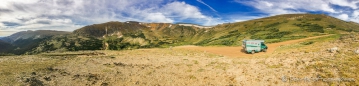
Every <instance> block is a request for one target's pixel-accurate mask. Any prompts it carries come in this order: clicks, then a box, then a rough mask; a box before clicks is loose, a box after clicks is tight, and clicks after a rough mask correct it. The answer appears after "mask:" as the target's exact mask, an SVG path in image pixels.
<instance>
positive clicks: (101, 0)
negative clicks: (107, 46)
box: [0, 0, 219, 32]
mask: <svg viewBox="0 0 359 86" xmlns="http://www.w3.org/2000/svg"><path fill="white" fill-rule="evenodd" d="M0 15H1V16H0V30H1V31H25V30H41V29H51V30H62V31H72V30H75V29H77V28H80V27H82V26H83V25H90V24H95V23H104V22H108V21H122V22H124V21H140V22H166V23H173V22H177V21H182V20H195V21H197V22H196V23H197V24H204V25H210V24H214V22H217V20H218V21H219V19H216V18H213V17H209V16H206V15H204V14H202V13H201V12H200V9H199V8H197V7H195V6H193V5H190V4H187V3H185V2H181V1H176V0H25V1H24V0H2V1H1V3H0ZM10 25H11V26H10ZM1 31H0V32H1Z"/></svg>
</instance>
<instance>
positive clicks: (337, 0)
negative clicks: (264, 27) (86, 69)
mask: <svg viewBox="0 0 359 86" xmlns="http://www.w3.org/2000/svg"><path fill="white" fill-rule="evenodd" d="M235 1H236V2H238V3H241V4H244V5H248V6H252V7H254V8H256V9H258V10H259V11H260V12H264V13H266V14H268V15H278V14H291V13H305V12H308V11H319V12H325V13H327V14H329V15H331V16H334V17H337V18H339V19H342V20H350V21H355V22H358V23H359V20H358V16H359V11H358V10H357V9H358V4H359V1H358V0H251V1H247V0H235ZM333 5H336V6H341V7H346V9H342V8H336V7H334V6H333Z"/></svg>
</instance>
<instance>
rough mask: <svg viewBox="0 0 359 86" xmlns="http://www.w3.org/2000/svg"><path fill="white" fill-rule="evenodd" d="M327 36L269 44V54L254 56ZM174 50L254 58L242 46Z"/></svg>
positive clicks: (180, 47) (190, 47)
mask: <svg viewBox="0 0 359 86" xmlns="http://www.w3.org/2000/svg"><path fill="white" fill-rule="evenodd" d="M325 36H330V35H322V36H315V37H308V38H303V39H297V40H289V41H284V42H278V43H272V44H267V46H268V50H267V52H260V53H255V54H254V55H264V54H272V53H273V52H274V50H275V49H277V48H278V47H279V46H281V45H286V44H293V43H298V42H302V41H305V40H309V39H315V38H320V37H325ZM174 48H175V49H190V50H201V51H205V52H210V53H214V54H219V55H224V56H229V57H241V56H253V55H252V54H247V53H245V52H243V51H242V49H243V48H242V47H241V46H239V47H201V46H194V45H186V46H178V47H174Z"/></svg>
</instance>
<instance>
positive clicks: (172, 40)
mask: <svg viewBox="0 0 359 86" xmlns="http://www.w3.org/2000/svg"><path fill="white" fill-rule="evenodd" d="M358 27H359V24H356V23H353V22H346V21H342V20H339V19H336V18H333V17H330V16H326V15H321V14H285V15H277V16H271V17H266V18H261V19H255V20H249V21H244V22H236V23H225V24H220V25H217V26H215V27H213V28H197V27H194V26H181V25H178V24H169V23H141V22H134V21H131V22H107V23H103V24H95V25H89V26H85V27H83V28H80V29H78V30H75V31H74V32H73V33H72V34H71V35H72V36H67V37H62V39H65V38H69V39H82V38H86V39H91V40H95V41H93V42H96V43H95V44H98V45H93V46H97V47H96V49H110V50H123V49H137V48H151V47H169V46H178V45H200V46H239V45H241V41H242V40H243V39H263V40H265V41H266V42H267V43H274V42H280V41H286V40H293V39H299V38H305V37H310V36H316V35H323V34H341V33H347V32H352V31H359V29H358ZM106 28H107V33H106ZM60 39H61V37H60ZM60 39H58V38H57V40H60ZM101 41H102V43H100V42H101ZM58 42H60V41H56V40H55V41H54V40H52V41H51V42H49V41H48V42H44V43H42V44H41V46H42V48H38V50H39V51H41V50H56V49H67V50H82V49H85V50H86V49H88V48H83V47H90V46H84V45H86V43H87V42H82V41H80V40H72V42H74V43H75V44H76V43H77V45H78V46H77V47H76V48H75V49H74V48H72V47H71V46H63V45H64V44H61V46H60V47H55V48H54V49H44V48H46V47H44V46H47V45H59V44H60V43H58ZM81 43H83V44H81ZM65 44H66V43H65ZM68 45H69V44H68ZM80 45H81V46H80ZM41 46H40V47H41ZM99 46H102V48H98V47H99ZM74 47H75V46H74ZM81 47H82V48H81Z"/></svg>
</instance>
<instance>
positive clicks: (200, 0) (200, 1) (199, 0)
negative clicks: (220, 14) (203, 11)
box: [197, 0, 217, 12]
mask: <svg viewBox="0 0 359 86" xmlns="http://www.w3.org/2000/svg"><path fill="white" fill-rule="evenodd" d="M197 1H198V2H199V3H202V4H203V5H206V6H207V7H208V8H210V9H211V10H212V11H214V12H217V11H216V10H215V9H213V8H212V7H211V6H209V5H208V4H206V3H204V2H203V1H202V0H197Z"/></svg>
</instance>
